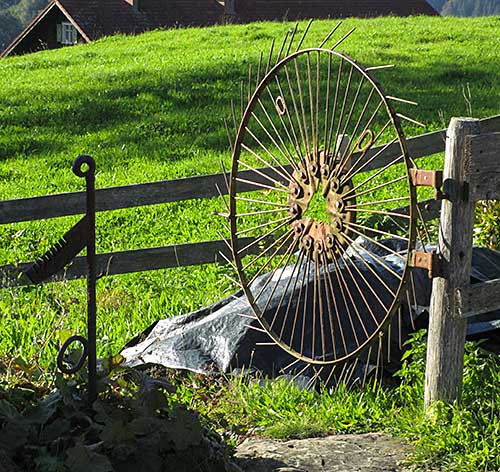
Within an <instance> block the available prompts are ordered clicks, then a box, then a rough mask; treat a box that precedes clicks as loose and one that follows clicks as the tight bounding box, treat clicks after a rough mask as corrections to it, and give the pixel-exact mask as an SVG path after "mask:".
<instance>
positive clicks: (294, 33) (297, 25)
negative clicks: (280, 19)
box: [285, 22, 299, 56]
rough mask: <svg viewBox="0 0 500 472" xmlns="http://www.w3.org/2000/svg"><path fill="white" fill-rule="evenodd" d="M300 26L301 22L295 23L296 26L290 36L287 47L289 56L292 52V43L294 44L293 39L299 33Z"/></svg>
mask: <svg viewBox="0 0 500 472" xmlns="http://www.w3.org/2000/svg"><path fill="white" fill-rule="evenodd" d="M298 27H299V23H298V22H297V23H295V27H294V28H293V31H292V37H291V38H290V42H289V43H288V47H287V49H286V54H285V55H286V56H288V55H289V54H290V49H291V48H292V44H293V40H294V39H295V35H296V33H297V29H298Z"/></svg>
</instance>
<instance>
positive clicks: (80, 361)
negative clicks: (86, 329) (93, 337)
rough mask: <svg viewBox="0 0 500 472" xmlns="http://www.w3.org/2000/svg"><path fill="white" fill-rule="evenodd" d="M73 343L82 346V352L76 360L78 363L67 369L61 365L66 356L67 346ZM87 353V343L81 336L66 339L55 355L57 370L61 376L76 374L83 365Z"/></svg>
mask: <svg viewBox="0 0 500 472" xmlns="http://www.w3.org/2000/svg"><path fill="white" fill-rule="evenodd" d="M74 342H79V343H80V344H81V345H82V346H83V352H82V355H81V356H80V358H79V359H78V362H77V363H76V364H75V365H74V366H73V367H69V368H68V367H66V366H65V365H64V364H63V362H64V355H65V354H66V351H67V350H68V348H69V346H70V345H71V344H72V343H74ZM88 351H89V349H88V341H87V340H86V339H85V338H84V337H83V336H70V337H69V338H68V339H66V341H65V342H64V344H63V345H62V346H61V349H59V352H58V353H57V368H58V369H59V370H60V371H61V372H62V373H63V374H68V375H72V374H76V373H77V372H78V371H79V370H80V369H81V368H82V367H83V364H84V362H85V360H86V359H87V357H88Z"/></svg>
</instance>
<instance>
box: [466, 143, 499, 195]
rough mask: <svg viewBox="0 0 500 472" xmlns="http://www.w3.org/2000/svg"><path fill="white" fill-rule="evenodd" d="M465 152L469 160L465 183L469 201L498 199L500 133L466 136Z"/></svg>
mask: <svg viewBox="0 0 500 472" xmlns="http://www.w3.org/2000/svg"><path fill="white" fill-rule="evenodd" d="M466 150H467V156H468V160H469V165H468V166H467V169H466V171H467V176H466V181H468V183H469V199H470V200H472V201H478V200H499V199H500V133H487V134H479V135H477V136H468V137H467V139H466Z"/></svg>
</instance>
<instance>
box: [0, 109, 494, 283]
mask: <svg viewBox="0 0 500 472" xmlns="http://www.w3.org/2000/svg"><path fill="white" fill-rule="evenodd" d="M479 123H480V126H481V130H482V131H483V132H485V133H488V132H493V131H495V130H498V129H499V127H500V115H498V116H494V117H491V118H486V119H483V120H479ZM445 140H446V130H440V131H434V132H432V133H426V134H422V135H420V136H416V137H412V138H409V139H408V140H407V143H408V149H409V152H410V155H411V156H412V157H413V158H414V159H417V158H421V157H425V156H429V155H432V154H436V153H439V152H443V151H444V148H445ZM384 148H385V149H384ZM382 151H383V152H382ZM399 152H400V151H399V147H398V146H397V144H394V145H390V146H384V145H381V146H377V147H374V148H372V149H371V150H370V152H369V153H367V155H366V156H365V159H366V160H368V159H370V158H371V157H372V156H374V155H376V154H377V153H380V155H379V156H378V157H377V158H375V159H374V160H373V161H372V162H371V163H370V164H369V165H368V166H367V167H366V170H373V169H377V168H380V167H382V166H384V165H386V164H387V163H388V162H391V161H392V160H393V159H394V158H395V157H397V155H398V154H399ZM396 153H398V154H396ZM355 157H356V156H354V158H355ZM247 172H248V176H249V177H250V176H251V178H252V180H253V181H255V182H257V183H268V182H266V180H265V177H264V176H259V174H258V173H256V172H255V171H247ZM258 172H260V173H262V174H264V175H272V176H273V178H274V179H275V180H280V179H281V176H280V175H279V174H277V173H276V172H275V171H274V170H273V168H265V169H258ZM241 177H242V178H244V174H242V175H241ZM258 189H259V187H257V186H255V185H250V184H240V185H239V187H238V191H239V192H241V193H243V192H250V191H254V190H258ZM220 194H222V195H225V194H227V185H226V176H225V175H224V174H222V173H221V174H211V175H203V176H196V177H188V178H183V179H175V180H165V181H158V182H148V183H143V184H135V185H125V186H119V187H109V188H102V189H97V190H96V211H98V212H101V211H111V210H119V209H125V208H134V207H140V206H146V205H156V204H163V203H171V202H180V201H185V200H193V199H205V198H214V197H218V196H219V195H220ZM440 205H441V203H440V202H439V201H435V200H428V201H424V202H420V203H419V206H420V209H421V213H422V217H423V219H424V220H425V221H428V220H431V219H433V218H436V217H437V216H438V215H439V210H440ZM396 211H400V212H401V213H405V212H408V208H405V207H403V208H399V209H396ZM83 213H85V192H67V193H61V194H54V195H47V196H40V197H31V198H20V199H14V200H5V201H1V202H0V224H8V223H18V222H25V221H37V220H44V219H49V218H57V217H63V216H72V215H79V214H83ZM250 241H251V239H249V242H250ZM221 253H222V254H223V256H221ZM224 256H226V257H228V256H229V248H228V247H227V245H226V243H225V242H224V241H222V240H219V241H204V242H198V243H187V244H178V245H170V246H163V247H153V248H144V249H132V250H127V251H119V252H111V253H102V254H97V261H96V263H97V270H98V273H99V274H100V276H106V275H118V274H125V273H132V272H143V271H148V270H157V269H168V268H172V267H182V266H192V265H199V264H208V263H216V262H224ZM30 264H31V263H28V262H22V263H18V264H8V265H4V266H1V267H0V288H1V287H12V286H17V285H25V284H28V283H29V281H27V280H26V279H25V278H22V277H19V274H21V273H22V270H23V269H25V268H26V267H27V266H29V265H30ZM85 274H86V267H85V263H84V258H82V257H77V258H75V259H74V261H73V263H72V264H71V265H70V266H69V267H68V268H67V269H66V270H65V271H64V272H61V273H59V274H57V276H55V277H53V278H52V279H50V280H51V281H54V280H71V279H77V278H81V277H85Z"/></svg>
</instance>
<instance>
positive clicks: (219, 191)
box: [215, 184, 230, 217]
mask: <svg viewBox="0 0 500 472" xmlns="http://www.w3.org/2000/svg"><path fill="white" fill-rule="evenodd" d="M215 188H216V189H217V193H218V194H219V198H220V199H221V200H222V201H223V202H224V206H225V207H226V210H227V217H229V213H230V210H229V203H227V200H226V198H225V196H224V195H223V194H222V192H221V190H220V188H219V185H218V184H215Z"/></svg>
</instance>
